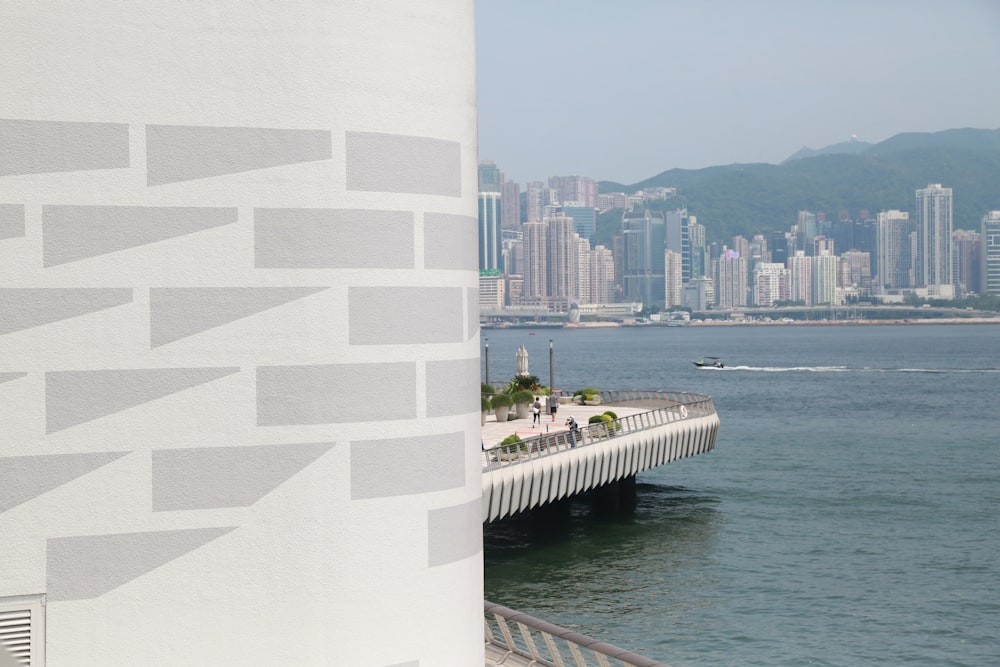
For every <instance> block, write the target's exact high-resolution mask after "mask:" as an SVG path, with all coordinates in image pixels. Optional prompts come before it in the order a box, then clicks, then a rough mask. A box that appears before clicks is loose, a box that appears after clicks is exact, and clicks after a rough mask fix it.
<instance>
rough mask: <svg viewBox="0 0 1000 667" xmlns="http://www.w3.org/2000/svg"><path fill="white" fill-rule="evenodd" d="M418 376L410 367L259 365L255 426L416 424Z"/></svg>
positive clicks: (389, 365) (413, 366) (377, 365)
mask: <svg viewBox="0 0 1000 667" xmlns="http://www.w3.org/2000/svg"><path fill="white" fill-rule="evenodd" d="M416 373H417V370H416V366H415V365H414V364H412V363H406V362H402V363H385V364H324V365H317V366H261V367H258V368H257V425H258V426H286V425H287V426H291V425H305V424H339V423H344V422H370V421H388V420H395V419H414V418H416V416H417V405H416V403H417V402H416V384H417V380H416ZM390 408H391V409H390Z"/></svg>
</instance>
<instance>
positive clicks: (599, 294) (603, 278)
mask: <svg viewBox="0 0 1000 667" xmlns="http://www.w3.org/2000/svg"><path fill="white" fill-rule="evenodd" d="M590 289H591V295H590V303H614V301H615V260H614V256H613V255H612V253H611V250H610V249H609V248H606V247H605V246H603V245H599V246H596V247H595V248H594V249H593V250H591V252H590Z"/></svg>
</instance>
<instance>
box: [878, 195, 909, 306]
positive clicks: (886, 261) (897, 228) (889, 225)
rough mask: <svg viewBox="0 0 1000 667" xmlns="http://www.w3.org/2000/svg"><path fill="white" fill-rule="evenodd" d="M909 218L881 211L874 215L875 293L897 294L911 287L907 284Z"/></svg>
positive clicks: (906, 215) (905, 215)
mask: <svg viewBox="0 0 1000 667" xmlns="http://www.w3.org/2000/svg"><path fill="white" fill-rule="evenodd" d="M911 231H912V227H911V226H910V214H909V213H906V212H904V211H896V210H892V211H882V212H880V213H879V214H878V262H877V264H878V269H877V274H876V276H877V278H876V283H877V285H878V287H879V290H880V291H881V290H899V289H905V288H908V287H913V283H912V281H911V266H912V258H911V253H910V233H911Z"/></svg>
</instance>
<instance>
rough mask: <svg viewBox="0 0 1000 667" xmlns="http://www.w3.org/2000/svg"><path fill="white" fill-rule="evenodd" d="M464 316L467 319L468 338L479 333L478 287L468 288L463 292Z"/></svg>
mask: <svg viewBox="0 0 1000 667" xmlns="http://www.w3.org/2000/svg"><path fill="white" fill-rule="evenodd" d="M465 316H466V319H467V320H468V326H469V329H468V331H469V338H472V337H473V336H475V335H476V334H477V333H479V289H478V288H474V287H473V288H469V290H468V291H467V292H466V294H465Z"/></svg>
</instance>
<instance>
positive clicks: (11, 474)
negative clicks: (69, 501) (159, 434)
mask: <svg viewBox="0 0 1000 667" xmlns="http://www.w3.org/2000/svg"><path fill="white" fill-rule="evenodd" d="M128 453H129V452H87V453H84V454H43V455H38V456H8V457H0V512H6V511H7V510H9V509H10V508H12V507H16V506H17V505H20V504H21V503H24V502H27V501H28V500H31V499H32V498H36V497H38V496H40V495H42V494H43V493H46V492H48V491H51V490H53V489H57V488H59V487H60V486H62V485H63V484H66V483H68V482H71V481H73V480H74V479H76V478H78V477H82V476H83V475H86V474H87V473H89V472H91V471H93V470H96V469H98V468H100V467H101V466H105V465H107V464H109V463H111V462H112V461H116V460H118V459H120V458H121V457H123V456H125V455H126V454H128Z"/></svg>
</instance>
